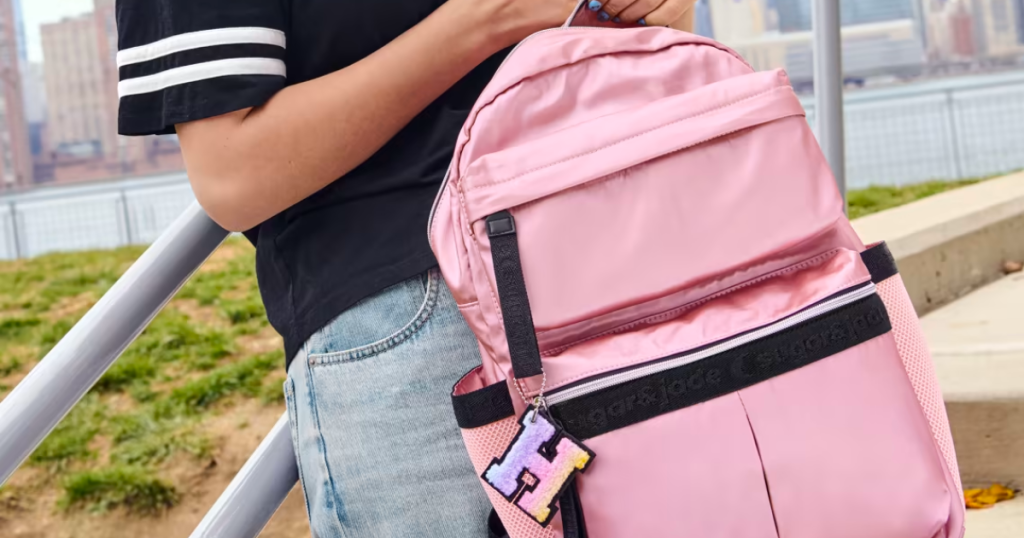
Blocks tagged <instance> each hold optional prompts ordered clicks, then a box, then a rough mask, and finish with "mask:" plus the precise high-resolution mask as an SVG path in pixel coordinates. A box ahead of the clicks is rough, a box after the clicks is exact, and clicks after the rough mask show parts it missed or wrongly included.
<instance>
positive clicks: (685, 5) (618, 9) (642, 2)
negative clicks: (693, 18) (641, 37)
mask: <svg viewBox="0 0 1024 538" xmlns="http://www.w3.org/2000/svg"><path fill="white" fill-rule="evenodd" d="M696 3H697V0H603V2H602V0H590V1H589V2H588V3H587V6H586V8H587V9H589V10H591V11H596V12H597V16H598V18H599V19H601V20H609V19H610V20H613V21H615V22H622V23H623V24H640V25H641V26H670V25H672V24H674V23H675V22H676V21H678V20H679V19H681V18H682V17H683V16H684V15H686V13H687V12H689V11H690V10H692V9H693V6H694V4H696Z"/></svg>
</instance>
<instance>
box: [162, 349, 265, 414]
mask: <svg viewBox="0 0 1024 538" xmlns="http://www.w3.org/2000/svg"><path fill="white" fill-rule="evenodd" d="M283 359H284V355H283V353H282V352H280V351H275V352H272V353H266V354H263V355H257V356H255V357H250V358H248V359H245V360H242V361H239V362H236V363H233V364H229V365H227V366H222V367H220V368H217V369H216V370H214V371H212V372H210V373H209V374H207V375H205V376H203V377H201V378H199V379H195V380H192V381H189V382H188V383H186V384H185V385H183V386H181V387H178V388H176V389H174V390H173V391H171V394H170V396H169V397H168V398H167V399H165V400H162V401H160V402H159V403H158V415H159V416H179V415H190V414H195V413H197V412H199V411H201V410H203V409H205V408H207V407H209V406H211V405H213V404H214V403H216V402H218V401H220V400H222V399H224V398H226V397H228V396H230V395H233V394H243V395H245V396H249V397H254V396H257V395H259V393H260V390H261V389H262V387H263V379H264V378H265V377H266V376H267V374H269V373H270V372H271V371H273V370H276V369H277V368H280V367H281V364H282V363H283Z"/></svg>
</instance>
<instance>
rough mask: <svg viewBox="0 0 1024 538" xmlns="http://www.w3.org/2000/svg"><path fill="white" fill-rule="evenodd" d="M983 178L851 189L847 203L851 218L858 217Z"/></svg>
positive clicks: (963, 185) (964, 185)
mask: <svg viewBox="0 0 1024 538" xmlns="http://www.w3.org/2000/svg"><path fill="white" fill-rule="evenodd" d="M979 181H982V180H981V179H965V180H962V181H929V182H927V183H918V184H915V185H907V186H905V187H879V186H873V187H868V188H866V189H856V190H851V191H850V192H849V193H847V196H846V198H847V203H848V208H849V215H850V218H851V219H856V218H860V217H864V216H867V215H870V214H872V213H877V212H879V211H885V210H886V209H892V208H894V207H899V206H901V205H904V204H909V203H910V202H915V201H917V200H920V199H922V198H927V197H929V196H933V195H936V194H939V193H942V192H946V191H950V190H953V189H959V188H961V187H966V186H968V185H974V184H975V183H978V182H979Z"/></svg>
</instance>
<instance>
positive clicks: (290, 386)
mask: <svg viewBox="0 0 1024 538" xmlns="http://www.w3.org/2000/svg"><path fill="white" fill-rule="evenodd" d="M284 395H285V400H286V401H287V404H288V405H287V408H288V421H289V422H290V423H291V430H292V431H291V433H292V449H293V450H294V451H295V467H296V468H298V470H299V487H301V488H302V501H303V503H305V505H306V518H307V519H310V520H312V519H313V512H312V511H311V510H310V509H309V494H308V492H307V491H306V472H305V470H304V469H303V468H302V456H301V452H300V451H299V412H298V409H297V408H296V407H295V406H296V402H295V380H293V379H292V378H291V376H288V378H287V379H285V382H284Z"/></svg>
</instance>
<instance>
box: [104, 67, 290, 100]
mask: <svg viewBox="0 0 1024 538" xmlns="http://www.w3.org/2000/svg"><path fill="white" fill-rule="evenodd" d="M232 75H274V76H279V77H284V76H287V70H286V68H285V64H284V61H283V60H276V59H273V58H232V59H227V60H214V61H212V62H203V63H199V64H193V65H186V66H183V67H176V68H174V69H168V70H167V71H163V72H161V73H157V74H155V75H148V76H145V77H138V78H130V79H128V80H122V81H121V82H119V83H118V84H117V94H118V96H119V97H127V96H129V95H138V94H142V93H151V92H157V91H160V90H163V89H165V88H169V87H171V86H177V85H179V84H187V83H189V82H197V81H200V80H206V79H211V78H217V77H227V76H232Z"/></svg>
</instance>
